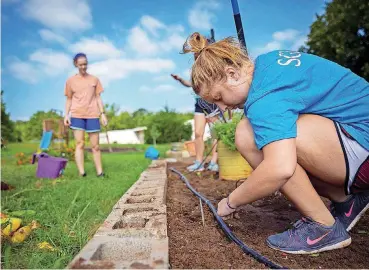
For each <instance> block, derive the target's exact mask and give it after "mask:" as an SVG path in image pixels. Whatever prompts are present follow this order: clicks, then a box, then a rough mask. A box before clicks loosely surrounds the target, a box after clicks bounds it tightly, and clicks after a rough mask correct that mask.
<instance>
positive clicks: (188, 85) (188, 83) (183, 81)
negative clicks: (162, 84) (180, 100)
mask: <svg viewBox="0 0 369 270" xmlns="http://www.w3.org/2000/svg"><path fill="white" fill-rule="evenodd" d="M179 82H180V83H181V84H182V85H183V86H186V87H192V83H191V82H190V81H186V80H184V79H182V78H181V79H180V80H179Z"/></svg>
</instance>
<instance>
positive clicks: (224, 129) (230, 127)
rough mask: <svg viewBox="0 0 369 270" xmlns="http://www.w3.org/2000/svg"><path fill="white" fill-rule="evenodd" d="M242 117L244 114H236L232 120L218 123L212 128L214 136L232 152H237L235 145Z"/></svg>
mask: <svg viewBox="0 0 369 270" xmlns="http://www.w3.org/2000/svg"><path fill="white" fill-rule="evenodd" d="M242 117H243V113H235V114H233V117H232V119H231V120H227V122H216V123H215V124H214V125H213V127H212V128H211V132H212V136H214V137H215V138H217V139H218V140H220V141H222V142H223V143H224V144H225V145H226V147H227V148H228V149H229V150H231V151H236V150H237V148H236V143H235V135H236V128H237V125H238V123H239V122H240V121H241V119H242Z"/></svg>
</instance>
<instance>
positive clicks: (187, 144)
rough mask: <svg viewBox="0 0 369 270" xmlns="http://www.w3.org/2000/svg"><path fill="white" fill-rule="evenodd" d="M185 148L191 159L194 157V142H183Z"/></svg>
mask: <svg viewBox="0 0 369 270" xmlns="http://www.w3.org/2000/svg"><path fill="white" fill-rule="evenodd" d="M185 147H186V150H187V151H188V153H190V156H191V157H194V156H196V148H195V141H188V142H185Z"/></svg>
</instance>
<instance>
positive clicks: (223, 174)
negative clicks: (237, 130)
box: [217, 141, 252, 180]
mask: <svg viewBox="0 0 369 270" xmlns="http://www.w3.org/2000/svg"><path fill="white" fill-rule="evenodd" d="M217 150H218V164H219V178H220V179H222V180H240V179H245V178H247V177H249V175H250V174H251V172H252V168H251V166H250V164H249V163H248V162H247V161H246V160H245V159H244V158H243V157H242V156H241V154H240V153H239V152H238V151H231V150H229V149H228V148H227V146H226V145H225V144H224V143H222V142H221V141H218V147H217Z"/></svg>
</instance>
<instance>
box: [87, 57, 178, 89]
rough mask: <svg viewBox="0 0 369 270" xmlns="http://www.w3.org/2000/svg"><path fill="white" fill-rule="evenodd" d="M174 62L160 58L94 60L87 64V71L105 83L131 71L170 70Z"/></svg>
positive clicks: (121, 77)
mask: <svg viewBox="0 0 369 270" xmlns="http://www.w3.org/2000/svg"><path fill="white" fill-rule="evenodd" d="M174 68H175V64H174V62H173V61H172V60H168V59H161V58H152V59H150V58H147V59H124V58H121V59H108V60H105V61H100V62H95V63H92V64H91V65H90V66H89V72H90V73H91V74H94V75H96V76H98V77H99V78H101V80H102V81H103V83H104V84H105V85H107V84H109V83H110V82H111V81H114V80H119V79H123V78H125V77H126V76H127V75H129V74H130V73H133V72H147V73H152V74H156V73H160V72H163V71H165V70H172V69H174Z"/></svg>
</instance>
